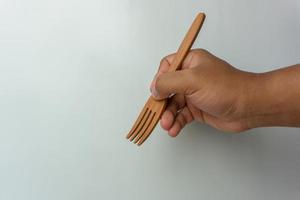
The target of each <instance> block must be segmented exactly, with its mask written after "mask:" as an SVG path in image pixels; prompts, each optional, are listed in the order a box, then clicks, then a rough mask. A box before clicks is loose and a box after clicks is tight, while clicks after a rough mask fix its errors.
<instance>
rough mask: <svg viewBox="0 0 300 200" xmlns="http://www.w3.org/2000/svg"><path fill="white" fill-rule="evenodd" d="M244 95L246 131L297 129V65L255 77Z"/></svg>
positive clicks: (299, 122)
mask: <svg viewBox="0 0 300 200" xmlns="http://www.w3.org/2000/svg"><path fill="white" fill-rule="evenodd" d="M248 91H249V92H248V93H247V106H246V108H247V109H246V110H247V111H246V112H247V116H248V122H249V123H248V124H249V127H251V128H255V127H266V126H293V127H300V64H297V65H293V66H290V67H286V68H283V69H279V70H275V71H271V72H267V73H262V74H256V75H255V76H254V77H253V79H252V80H251V83H250V84H249V88H248Z"/></svg>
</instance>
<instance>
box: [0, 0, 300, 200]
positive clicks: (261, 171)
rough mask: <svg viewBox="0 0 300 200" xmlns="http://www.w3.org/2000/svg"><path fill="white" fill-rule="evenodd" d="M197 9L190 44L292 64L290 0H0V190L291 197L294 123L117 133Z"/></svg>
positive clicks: (34, 194) (13, 197)
mask: <svg viewBox="0 0 300 200" xmlns="http://www.w3.org/2000/svg"><path fill="white" fill-rule="evenodd" d="M199 11H204V12H205V13H206V15H207V19H206V22H205V24H204V26H203V29H202V31H201V33H200V35H199V38H198V39H197V41H196V43H195V45H194V48H205V49H208V50H209V51H211V52H212V53H214V54H216V55H217V56H219V57H221V58H223V59H225V60H227V61H228V62H230V63H231V64H232V65H234V66H236V67H238V68H240V69H243V70H248V71H255V72H263V71H268V70H272V69H276V68H279V67H280V66H287V65H291V64H295V63H299V61H300V60H299V58H300V57H299V55H300V42H299V41H300V40H299V35H300V2H299V0H281V1H280V0H254V1H249V0H236V1H234V0H227V1H225V0H199V1H195V0H185V1H180V0H165V1H162V0H152V1H141V0H122V1H121V0H119V1H116V0H85V1H79V0H0V200H50V199H51V200H53V199H55V200H83V199H86V200H87V199H88V200H96V199H97V200H99V199H130V200H132V199H139V200H140V199H148V200H152V199H174V200H175V199H178V200H179V199H217V200H218V199H228V200H235V199H243V200H245V199H246V200H247V199H249V200H250V199H259V200H260V199H261V200H262V199H264V200H266V199H270V200H271V199H272V200H274V199H275V200H276V199H298V198H299V196H300V129H296V128H295V129H293V128H260V129H255V130H251V131H247V132H245V133H244V134H240V135H234V134H224V133H222V132H219V131H216V130H214V129H212V128H210V127H208V126H205V125H201V124H196V123H194V124H192V125H190V126H188V127H187V128H185V129H184V131H183V132H182V134H181V135H180V136H178V137H177V138H175V139H173V138H170V137H169V136H167V134H165V132H164V131H163V130H162V129H161V128H160V127H157V128H156V129H155V131H154V133H153V134H152V135H151V137H150V138H149V140H148V141H147V142H146V143H145V144H144V145H143V146H142V147H140V148H137V147H136V146H135V145H133V144H131V143H129V142H128V141H127V140H125V138H124V137H125V135H126V134H127V132H128V130H129V129H130V127H131V125H132V122H133V121H134V120H135V118H136V116H137V114H138V112H139V110H140V109H141V107H142V106H143V104H144V102H145V100H146V99H147V97H148V95H149V89H148V88H149V83H150V81H151V79H152V77H153V75H154V73H155V72H156V70H157V67H158V64H159V61H160V59H161V58H162V57H163V56H165V55H167V54H170V53H172V52H174V51H176V49H177V47H178V45H179V43H180V41H181V39H182V37H183V36H184V34H185V32H186V30H187V29H188V27H189V25H190V23H191V22H192V20H193V19H194V16H195V15H196V14H197V12H199ZM274 98H276V97H274Z"/></svg>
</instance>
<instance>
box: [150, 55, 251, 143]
mask: <svg viewBox="0 0 300 200" xmlns="http://www.w3.org/2000/svg"><path fill="white" fill-rule="evenodd" d="M174 57H175V54H172V55H169V56H167V57H165V58H163V59H162V61H161V63H160V66H159V70H158V73H157V75H156V76H155V78H154V80H153V81H152V83H151V88H150V89H151V91H152V95H153V96H154V98H156V99H164V98H169V99H168V106H167V108H166V110H165V112H164V113H163V115H162V117H161V127H162V128H163V129H165V130H167V131H168V133H169V135H170V136H173V137H175V136H177V135H178V133H179V132H180V131H181V129H182V128H183V127H184V126H185V125H186V124H188V123H190V122H192V121H193V120H196V121H199V122H202V123H206V124H209V125H211V126H213V127H215V128H217V129H220V130H223V131H230V132H240V131H244V130H247V129H249V128H250V127H249V125H248V116H247V112H246V111H247V109H246V105H247V102H246V100H247V90H248V89H249V88H251V87H250V85H251V82H252V80H253V79H255V77H256V74H254V73H249V72H244V71H240V70H238V69H236V68H234V67H233V66H231V65H230V64H228V63H227V62H225V61H223V60H221V59H219V58H217V57H215V56H214V55H212V54H210V53H209V52H207V51H206V50H201V49H197V50H192V51H190V53H189V54H188V55H187V57H186V59H185V60H184V62H183V64H182V69H181V70H179V71H176V72H168V69H169V67H170V63H172V60H173V59H174Z"/></svg>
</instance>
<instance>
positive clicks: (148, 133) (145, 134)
mask: <svg viewBox="0 0 300 200" xmlns="http://www.w3.org/2000/svg"><path fill="white" fill-rule="evenodd" d="M155 115H156V116H155ZM154 116H155V117H153V119H152V121H151V123H150V124H149V126H148V129H147V131H145V133H144V135H143V137H141V139H140V140H139V141H138V143H137V145H138V146H140V145H142V144H143V143H144V142H145V140H146V139H147V138H148V137H149V136H150V135H151V133H152V131H153V129H154V128H155V126H156V124H157V123H158V121H159V119H160V116H159V115H157V113H154Z"/></svg>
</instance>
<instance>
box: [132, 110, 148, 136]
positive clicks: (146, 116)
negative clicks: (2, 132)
mask: <svg viewBox="0 0 300 200" xmlns="http://www.w3.org/2000/svg"><path fill="white" fill-rule="evenodd" d="M150 114H151V110H150V109H149V108H147V109H146V112H145V115H144V117H143V118H142V119H141V122H140V123H139V126H138V127H137V129H135V131H134V133H133V134H132V136H131V138H130V139H129V140H130V141H133V140H134V138H135V137H136V136H137V135H138V133H139V132H140V131H141V130H142V129H143V128H144V126H145V124H146V123H147V121H148V118H149V116H150Z"/></svg>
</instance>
